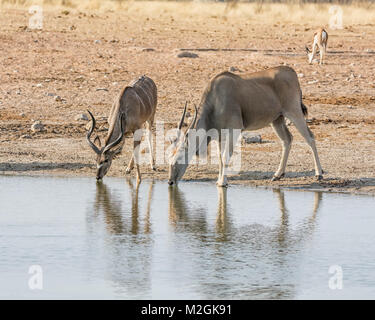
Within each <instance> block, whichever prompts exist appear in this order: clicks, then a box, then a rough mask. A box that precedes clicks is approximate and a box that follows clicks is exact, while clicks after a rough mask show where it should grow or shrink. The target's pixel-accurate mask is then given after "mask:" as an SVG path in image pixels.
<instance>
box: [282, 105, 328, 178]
mask: <svg viewBox="0 0 375 320" xmlns="http://www.w3.org/2000/svg"><path fill="white" fill-rule="evenodd" d="M296 110H297V111H296V112H293V113H291V114H288V115H287V117H288V118H289V119H290V120H291V121H292V122H293V123H294V125H295V126H296V128H297V130H298V131H299V133H300V134H301V135H302V137H303V138H304V139H305V141H306V142H307V144H308V145H309V146H310V148H311V150H312V152H313V156H314V165H315V176H316V178H317V179H318V180H321V179H322V178H323V170H322V166H321V165H320V161H319V156H318V150H317V149H316V144H315V138H314V135H313V133H312V132H311V130H310V129H309V127H308V126H307V124H306V120H305V118H304V116H303V113H302V110H301V107H300V103H299V104H298V108H297V109H296Z"/></svg>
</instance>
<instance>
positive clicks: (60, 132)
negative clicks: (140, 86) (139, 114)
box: [0, 9, 375, 195]
mask: <svg viewBox="0 0 375 320" xmlns="http://www.w3.org/2000/svg"><path fill="white" fill-rule="evenodd" d="M1 17H2V24H1V26H0V52H1V53H2V54H1V56H0V65H1V68H0V78H1V82H0V83H1V90H0V174H59V175H86V176H91V175H92V176H94V171H95V168H94V158H95V157H94V154H93V152H92V150H91V149H90V148H89V147H88V146H87V144H86V142H85V132H86V125H87V121H84V120H76V119H75V118H76V116H77V115H79V114H81V113H84V112H85V111H86V109H87V108H90V109H91V110H93V112H94V113H95V115H96V116H97V117H98V118H99V119H100V121H99V122H100V123H101V124H102V125H103V126H104V123H105V117H106V116H107V115H108V112H109V108H110V107H111V103H112V101H113V99H114V97H115V96H116V95H117V94H118V92H119V91H120V89H121V88H122V87H123V86H124V85H125V84H127V83H128V82H129V81H131V80H132V79H134V78H136V77H138V76H139V75H142V74H147V75H149V76H150V77H151V78H153V79H154V80H155V82H156V84H157V85H158V90H159V91H158V98H159V104H158V110H157V116H156V120H158V121H162V120H163V121H165V123H166V125H165V128H166V129H168V128H172V127H174V126H175V124H176V122H177V121H178V119H179V117H180V114H181V112H182V109H183V105H184V102H185V100H188V101H189V102H190V105H192V104H193V103H198V102H199V100H200V97H201V94H202V92H203V89H204V87H205V85H206V83H207V81H208V80H209V79H210V78H211V77H212V76H213V75H215V74H216V73H218V72H221V71H223V70H228V69H229V68H231V67H233V68H235V70H237V71H236V72H237V73H239V74H241V73H245V72H253V71H258V70H262V69H264V68H268V67H272V66H277V65H283V64H285V65H289V66H291V67H293V68H294V69H295V70H296V72H297V73H298V74H299V76H300V82H301V86H302V89H303V95H304V103H305V104H306V105H307V106H308V108H309V126H310V128H311V130H312V131H313V132H314V134H315V136H316V140H317V146H318V151H319V154H320V157H321V162H322V165H323V168H324V170H325V175H324V180H323V181H320V182H317V181H315V178H314V173H313V170H312V169H313V161H312V157H311V154H310V150H309V148H308V147H307V145H306V144H305V143H304V142H303V140H302V137H301V136H300V135H299V134H298V133H297V132H296V130H295V128H294V127H293V126H290V130H291V132H292V134H293V135H294V141H293V146H292V150H291V154H290V157H289V161H288V167H287V173H286V177H285V178H284V179H283V180H281V181H278V182H270V178H271V177H272V174H273V173H274V171H275V170H276V169H277V166H278V163H279V159H280V155H281V145H280V143H279V141H278V138H277V137H276V135H275V134H274V133H273V131H272V129H271V128H270V127H268V128H265V129H262V130H259V131H258V134H261V135H262V139H263V141H264V142H263V143H261V144H248V145H243V146H242V172H241V173H240V174H239V175H235V176H233V177H230V181H229V182H230V183H232V184H234V183H241V184H248V185H256V186H280V187H295V188H308V189H324V190H330V191H346V192H357V193H367V194H373V195H374V194H375V80H374V76H373V75H374V71H375V65H374V58H375V54H374V43H375V28H374V25H369V24H364V25H351V26H345V28H344V29H342V30H330V29H328V32H329V36H330V37H329V45H328V47H329V49H328V51H329V52H328V55H327V64H326V65H324V66H318V65H316V64H314V65H309V64H307V57H306V56H305V53H304V46H305V44H309V43H310V41H311V37H312V32H313V29H314V28H315V27H316V26H314V25H311V24H309V23H305V24H304V22H303V20H299V21H298V23H290V22H289V23H283V22H282V21H255V20H254V21H253V20H249V19H247V18H246V17H242V16H240V17H238V19H236V21H233V20H231V19H228V18H226V17H223V16H221V17H220V16H216V15H212V16H207V15H204V16H200V15H199V14H196V15H189V16H187V17H186V18H185V19H181V18H178V19H177V16H176V14H175V13H173V12H170V11H168V10H164V11H163V10H160V11H159V12H158V13H157V14H153V13H152V12H148V11H146V12H139V13H138V14H137V15H136V16H134V14H133V13H131V12H128V11H121V12H116V11H89V10H78V9H70V10H60V9H58V10H57V9H56V10H45V12H44V21H43V29H42V30H39V31H37V30H30V29H28V27H27V26H28V19H29V14H28V13H27V10H21V9H3V10H2V13H1ZM179 17H180V16H179ZM180 49H189V50H190V51H192V52H195V53H197V54H198V58H195V59H191V58H177V54H178V53H179V52H180V51H181V50H180ZM194 49H195V50H194ZM197 49H199V50H197ZM201 49H205V50H201ZM206 49H210V50H206ZM56 96H59V97H61V99H59V98H56ZM36 120H40V121H41V122H42V123H43V124H44V125H45V130H44V131H42V132H37V133H34V132H32V131H31V129H30V128H31V125H32V124H33V123H34V121H36ZM100 134H102V135H104V134H105V126H104V127H103V129H102V131H101V133H100ZM130 145H131V139H127V143H126V148H125V149H124V152H123V154H122V155H121V156H120V157H119V158H118V159H116V160H115V161H114V163H113V165H112V168H111V170H110V172H109V175H112V176H123V175H125V163H126V162H127V161H128V160H129V159H130ZM142 172H144V177H145V178H146V177H147V178H150V177H155V178H157V179H166V178H167V166H166V165H159V166H158V170H157V172H151V170H150V169H149V168H148V166H143V167H142ZM216 176H217V167H216V166H213V165H207V166H202V167H201V166H200V167H197V166H191V167H190V168H189V169H188V171H187V173H186V175H185V179H194V180H213V181H215V180H216Z"/></svg>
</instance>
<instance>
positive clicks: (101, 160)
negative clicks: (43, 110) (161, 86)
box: [87, 76, 157, 183]
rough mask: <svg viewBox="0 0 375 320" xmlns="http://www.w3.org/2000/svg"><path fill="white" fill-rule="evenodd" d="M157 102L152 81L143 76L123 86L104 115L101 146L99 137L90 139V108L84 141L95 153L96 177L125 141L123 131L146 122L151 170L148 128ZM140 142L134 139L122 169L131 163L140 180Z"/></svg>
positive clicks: (136, 128) (133, 128)
mask: <svg viewBox="0 0 375 320" xmlns="http://www.w3.org/2000/svg"><path fill="white" fill-rule="evenodd" d="M156 104H157V89H156V85H155V83H154V81H153V80H152V79H150V78H149V77H147V76H142V77H140V78H139V79H138V80H136V81H134V82H133V83H131V84H130V85H128V86H126V87H125V88H124V89H123V90H122V91H121V93H120V95H119V96H118V98H116V100H115V101H114V103H113V106H112V108H111V111H110V113H109V117H108V124H109V129H108V134H107V137H106V138H105V140H104V146H103V147H102V143H101V141H100V138H99V137H98V136H96V138H95V139H94V142H93V141H91V135H92V133H93V131H94V129H95V118H94V116H93V115H92V113H91V112H90V111H88V112H89V114H90V117H91V120H92V125H91V128H90V130H89V131H88V133H87V142H88V144H89V145H90V147H91V148H92V149H93V150H94V152H95V153H96V154H97V158H96V165H97V172H96V179H98V180H100V179H102V178H103V177H104V176H105V175H106V173H107V172H108V170H109V168H110V166H111V163H112V160H113V158H114V157H115V156H116V155H118V154H120V153H121V151H122V148H123V145H124V142H125V134H128V133H133V134H134V133H135V132H136V131H137V130H138V129H141V128H142V126H143V124H144V123H146V127H147V129H148V136H147V138H148V139H147V140H148V145H149V149H150V155H151V159H150V163H151V168H152V169H153V170H155V167H154V159H153V154H152V143H151V128H152V125H153V122H154V117H155V111H156ZM140 143H141V141H140V140H139V141H138V139H134V149H133V155H132V158H131V160H130V162H129V165H128V167H127V169H126V173H130V171H131V170H132V169H133V167H134V162H135V166H136V169H137V182H138V183H139V182H140V181H141V173H140V170H139V161H138V159H139V148H137V147H138V146H139V145H140Z"/></svg>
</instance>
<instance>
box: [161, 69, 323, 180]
mask: <svg viewBox="0 0 375 320" xmlns="http://www.w3.org/2000/svg"><path fill="white" fill-rule="evenodd" d="M185 112H186V105H185V110H184V113H183V115H182V118H181V121H180V125H179V129H180V128H181V124H182V123H183V121H184V116H185ZM306 114H307V108H306V106H305V105H304V104H303V103H302V92H301V88H300V85H299V82H298V77H297V74H296V72H295V71H294V70H293V69H292V68H289V67H286V66H281V67H276V68H272V69H268V70H264V71H260V72H255V73H251V74H249V75H247V76H239V75H236V74H233V73H231V72H223V73H220V74H218V75H217V76H215V77H214V78H213V79H212V80H211V81H210V82H209V84H208V86H207V88H206V90H205V91H204V93H203V97H202V99H201V103H200V108H199V117H198V112H197V109H196V112H195V117H194V119H193V120H192V122H191V124H190V126H189V127H188V130H186V132H185V133H184V134H181V133H180V134H179V136H178V138H177V139H176V140H175V141H174V142H173V145H172V149H173V150H172V153H171V154H172V156H171V161H170V167H169V181H168V183H169V184H170V185H173V184H176V182H177V181H178V180H179V179H181V178H182V176H183V175H184V173H185V171H186V169H187V166H188V164H189V161H190V160H191V158H192V156H193V155H194V154H198V155H199V153H200V151H201V150H202V149H203V148H206V147H207V144H208V143H209V141H210V140H211V139H203V142H201V143H198V144H196V140H197V136H196V134H194V132H193V131H192V130H193V129H196V130H199V129H204V131H205V132H208V131H212V130H213V129H215V130H216V131H217V132H218V135H217V140H218V142H219V143H218V146H219V148H218V151H219V152H218V153H219V177H218V180H217V185H218V186H223V187H225V186H227V185H228V183H227V178H226V172H227V165H228V163H229V159H230V157H231V155H232V153H233V146H234V143H235V141H234V140H235V139H234V129H237V131H239V130H257V129H261V128H264V127H265V126H267V125H269V124H271V125H272V127H273V129H274V130H275V132H276V134H277V135H278V136H279V138H280V140H281V141H282V150H283V151H282V158H281V161H280V165H279V168H278V170H277V171H276V173H275V174H274V176H273V179H272V180H278V179H280V178H281V177H282V176H283V175H284V173H285V167H286V163H287V159H288V155H289V151H290V147H291V143H292V135H291V133H290V132H289V130H288V128H287V126H286V124H285V117H286V118H289V119H290V120H291V121H292V122H293V123H294V125H295V127H296V128H297V130H298V131H299V132H300V133H301V135H302V136H303V137H304V139H305V140H306V142H307V143H308V145H309V146H310V148H311V150H312V152H313V155H314V163H315V174H316V177H317V178H318V179H319V180H320V179H321V178H322V168H321V165H320V162H319V157H318V152H317V150H316V146H315V140H314V136H313V134H312V132H311V131H310V129H309V128H308V127H307V124H306V120H305V117H304V116H305V115H306ZM223 130H226V131H228V132H229V134H227V135H226V137H225V135H223V134H222V132H223ZM223 139H225V140H224V142H225V143H223V145H225V149H224V152H222V143H221V142H222V140H223ZM195 144H196V150H193V152H190V151H189V149H190V148H191V146H194V145H195ZM189 145H190V147H189ZM184 159H185V161H184Z"/></svg>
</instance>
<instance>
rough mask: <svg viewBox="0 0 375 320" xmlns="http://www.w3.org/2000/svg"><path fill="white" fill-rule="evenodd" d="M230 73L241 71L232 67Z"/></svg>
mask: <svg viewBox="0 0 375 320" xmlns="http://www.w3.org/2000/svg"><path fill="white" fill-rule="evenodd" d="M229 71H230V72H236V71H240V69H238V68H236V67H230V68H229Z"/></svg>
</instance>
